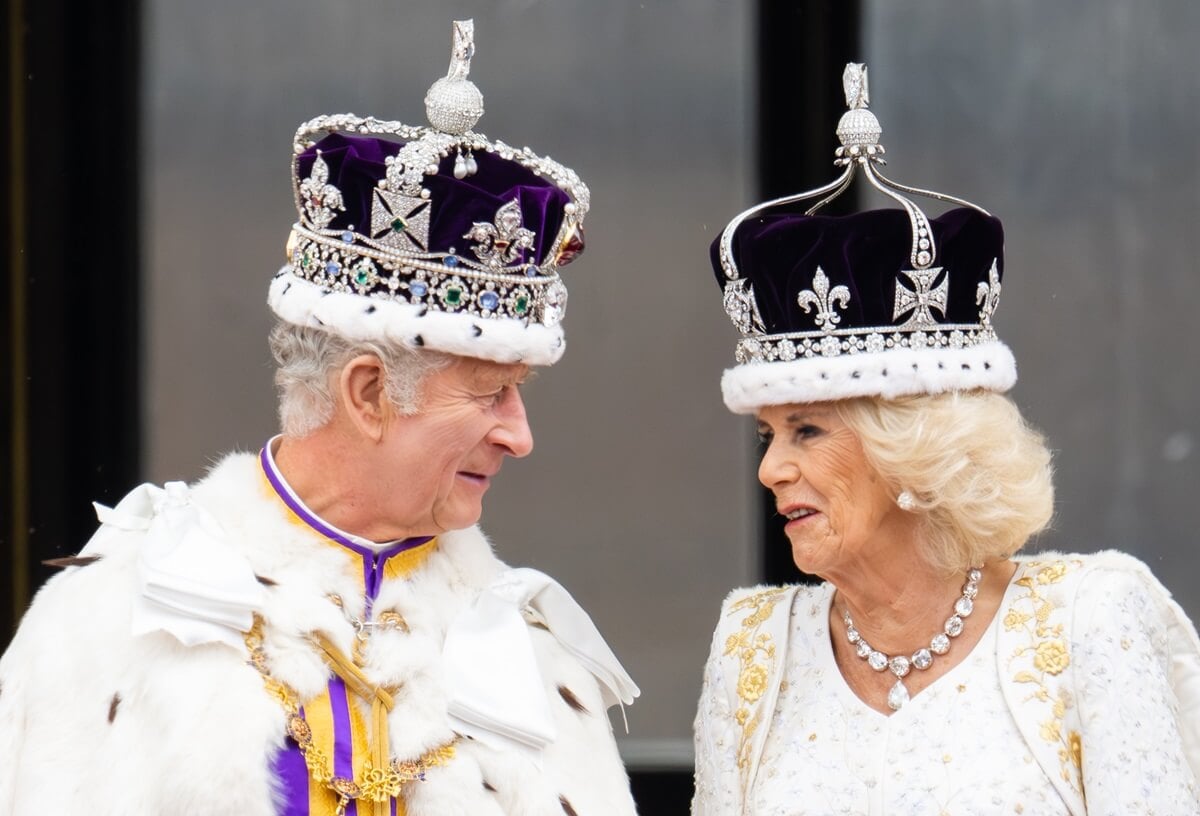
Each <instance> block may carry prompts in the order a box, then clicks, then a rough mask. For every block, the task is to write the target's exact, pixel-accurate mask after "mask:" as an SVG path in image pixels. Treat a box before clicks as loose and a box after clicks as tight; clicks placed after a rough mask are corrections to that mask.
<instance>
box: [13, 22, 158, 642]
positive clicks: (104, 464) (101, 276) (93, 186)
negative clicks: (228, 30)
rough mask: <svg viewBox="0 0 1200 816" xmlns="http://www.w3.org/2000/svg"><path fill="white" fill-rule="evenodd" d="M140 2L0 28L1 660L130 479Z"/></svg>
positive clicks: (134, 447) (133, 461)
mask: <svg viewBox="0 0 1200 816" xmlns="http://www.w3.org/2000/svg"><path fill="white" fill-rule="evenodd" d="M140 26H141V19H140V5H139V3H138V2H137V0H75V1H74V2H72V1H71V0H38V1H37V2H36V3H31V2H28V0H9V2H8V5H7V8H6V14H5V29H6V30H5V33H4V39H5V42H6V45H7V49H6V50H7V56H8V59H7V60H6V61H5V71H6V75H5V83H4V87H5V92H4V93H5V109H6V113H7V122H8V126H7V127H6V128H5V134H4V139H5V144H4V148H5V150H4V156H5V158H4V161H5V162H6V167H5V179H6V184H7V190H6V195H5V198H4V202H5V203H4V207H5V211H4V215H5V216H6V217H5V223H6V225H7V229H6V231H5V241H6V247H5V252H4V255H5V257H6V259H7V260H8V276H9V277H8V280H7V281H6V286H5V287H4V295H3V297H4V302H3V306H4V312H5V321H4V322H5V324H6V325H5V339H4V346H3V360H4V374H5V376H4V388H5V394H4V399H3V403H4V406H3V408H2V409H0V410H2V411H3V413H2V414H0V419H2V420H3V422H4V425H5V428H4V434H3V443H0V444H3V451H2V452H3V454H4V461H5V464H6V466H5V468H4V473H3V476H0V479H2V480H3V481H2V482H0V489H2V495H0V558H3V562H4V564H5V566H6V567H7V570H6V571H7V573H8V577H7V579H6V581H5V583H6V586H5V589H4V595H5V598H4V603H3V604H0V610H2V612H0V644H7V642H8V640H9V637H10V636H11V633H12V631H13V629H14V627H15V625H16V622H17V620H18V619H19V617H20V614H21V612H22V611H23V610H24V608H25V607H26V606H27V603H28V599H29V597H30V596H31V595H32V593H33V592H35V591H36V589H37V587H38V586H39V585H40V584H41V583H42V581H44V580H45V578H46V577H47V576H48V574H49V572H50V571H49V570H48V569H47V568H45V567H42V566H41V563H40V562H41V561H42V560H44V559H47V558H54V557H58V556H62V555H66V554H70V553H73V552H75V551H76V550H78V549H79V548H80V547H81V546H82V545H83V544H84V543H85V542H86V540H87V538H88V537H89V536H90V535H91V532H92V531H93V529H94V528H95V517H94V514H93V513H92V510H91V502H92V501H93V500H99V501H103V502H106V503H107V502H112V501H115V500H117V499H119V498H120V497H121V496H122V495H123V494H124V492H125V491H126V490H128V489H129V488H131V487H133V486H134V484H136V482H137V476H138V449H139V420H140V410H139V404H140V396H139V389H138V382H139V377H138V365H139V350H138V337H139V312H138V302H139V297H138V294H139V264H138V241H139V232H138V229H139V228H138V194H139V188H138V161H139V156H138V134H139V131H140V127H139V117H138V111H139V104H140V97H139V87H138V64H139V60H140V47H141V42H140Z"/></svg>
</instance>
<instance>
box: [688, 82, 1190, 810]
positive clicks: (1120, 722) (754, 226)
mask: <svg viewBox="0 0 1200 816" xmlns="http://www.w3.org/2000/svg"><path fill="white" fill-rule="evenodd" d="M845 84H846V97H847V104H848V105H849V107H850V110H849V111H848V112H847V113H846V114H845V115H844V116H843V117H842V120H841V122H840V123H839V125H838V136H839V138H840V140H841V143H842V147H840V148H839V149H838V150H837V155H836V162H835V163H836V164H837V165H838V166H839V167H841V168H843V172H842V175H841V176H840V177H839V178H838V179H836V180H835V181H834V182H832V183H831V184H829V185H826V186H825V187H823V188H820V189H817V190H813V191H810V192H807V193H803V194H800V195H797V196H791V197H787V198H783V199H779V200H776V201H771V202H767V203H765V204H762V205H759V206H756V207H754V208H752V209H750V210H749V211H747V212H745V213H743V214H741V215H739V216H738V217H737V218H735V219H734V220H733V221H732V222H731V223H730V224H729V226H728V227H727V228H726V229H725V231H724V232H723V234H722V235H721V237H720V238H719V239H718V240H717V242H716V244H715V245H714V247H713V260H714V267H715V270H716V275H717V280H718V282H719V284H720V285H721V287H722V289H723V291H724V305H725V308H726V311H727V312H728V313H729V315H730V317H731V319H732V320H733V322H734V324H735V325H736V326H737V328H738V330H739V331H740V333H741V335H742V337H741V339H740V341H739V342H738V345H737V354H736V358H737V365H736V366H735V367H734V368H732V369H730V370H728V371H726V373H725V376H724V379H723V381H722V388H723V392H724V397H725V402H726V405H727V406H728V407H729V408H730V409H731V410H732V411H735V412H737V413H743V414H752V415H754V416H755V417H756V418H757V423H758V432H759V435H760V437H761V439H762V442H763V445H764V452H763V456H762V462H761V464H760V466H759V470H758V478H759V481H761V482H762V484H763V485H764V486H766V487H767V488H768V489H769V490H770V491H771V492H772V494H773V495H774V499H775V504H776V508H777V510H778V512H779V514H780V515H782V516H784V517H786V519H787V521H786V526H785V528H784V529H785V532H786V534H787V537H788V540H789V541H790V543H791V548H792V556H793V559H794V560H795V563H796V565H797V566H798V567H799V568H800V569H801V570H803V571H804V572H806V573H810V574H813V575H816V576H818V577H819V578H821V579H822V583H820V584H818V585H815V586H782V587H755V588H751V589H739V590H736V591H734V592H733V593H732V594H731V595H730V597H729V598H728V599H727V600H726V602H725V604H724V607H723V609H722V611H721V616H720V619H719V622H718V624H717V630H716V633H715V635H714V638H713V645H712V653H711V655H710V657H709V660H708V663H707V666H706V668H705V675H704V690H703V693H702V696H701V699H700V705H699V712H698V714H697V717H696V795H695V799H694V801H693V813H694V814H696V816H717V815H718V814H720V815H721V816H728V815H729V814H760V815H763V816H765V815H766V814H780V816H782V815H783V814H788V816H795V815H796V814H822V816H825V815H826V814H835V813H836V814H872V815H873V816H874V815H875V814H880V815H882V814H905V816H926V815H928V816H938V815H939V814H948V813H953V814H1024V816H1034V814H1037V815H1038V816H1085V814H1086V815H1087V816H1098V814H1112V816H1117V814H1122V815H1126V814H1134V813H1157V814H1196V813H1200V785H1198V783H1197V775H1198V774H1200V641H1198V639H1197V635H1196V631H1195V628H1194V627H1193V625H1192V623H1191V622H1190V621H1189V619H1188V617H1187V616H1186V615H1185V613H1184V612H1183V610H1182V609H1181V608H1180V607H1179V606H1178V604H1176V603H1175V602H1174V601H1173V600H1172V599H1171V597H1170V595H1169V593H1168V592H1167V590H1166V589H1164V588H1163V586H1162V585H1161V584H1160V583H1159V582H1158V581H1157V580H1156V579H1155V578H1154V576H1153V575H1151V573H1150V571H1149V570H1148V569H1147V568H1146V566H1145V565H1144V564H1142V563H1141V562H1140V561H1138V560H1136V559H1134V558H1132V557H1131V556H1128V555H1125V554H1122V553H1119V552H1102V553H1096V554H1088V555H1077V554H1061V553H1042V554H1039V555H1036V556H1025V555H1020V554H1019V551H1020V550H1021V549H1022V548H1023V547H1024V546H1025V545H1026V543H1027V542H1029V541H1030V539H1031V538H1032V537H1033V536H1035V535H1036V534H1037V533H1038V532H1039V531H1040V530H1042V529H1043V528H1044V527H1045V526H1046V525H1047V523H1048V522H1049V520H1050V518H1051V515H1052V512H1053V484H1052V468H1051V456H1050V452H1049V450H1048V449H1047V445H1046V442H1045V439H1044V438H1043V437H1042V436H1041V434H1039V433H1038V432H1037V431H1036V430H1034V429H1033V428H1031V427H1030V426H1029V425H1028V424H1027V423H1026V422H1025V420H1024V419H1023V418H1022V416H1021V414H1020V412H1019V410H1018V409H1017V407H1016V405H1015V404H1014V403H1013V401H1012V400H1011V399H1010V398H1009V397H1007V396H1006V395H1005V392H1006V391H1007V390H1008V389H1009V388H1010V387H1011V386H1012V385H1013V383H1014V382H1015V380H1016V366H1015V363H1014V360H1013V356H1012V353H1011V352H1010V350H1009V349H1008V347H1007V346H1006V345H1005V344H1004V343H1003V342H1002V341H1000V340H999V339H998V337H997V335H996V332H995V330H994V327H993V325H992V317H993V314H994V312H995V310H996V307H997V304H998V302H999V297H1000V292H1001V281H1002V280H1003V276H1004V256H1003V231H1002V228H1001V225H1000V222H999V221H998V220H997V219H996V218H994V217H993V216H991V215H990V214H988V213H987V212H985V211H984V210H982V209H981V208H979V207H976V206H974V205H972V204H969V203H968V202H965V201H962V200H960V199H956V198H953V197H950V196H946V195H942V194H940V193H932V192H929V191H924V190H918V189H916V188H912V187H907V186H904V185H900V184H897V183H895V182H893V181H891V180H889V179H888V178H886V177H885V176H883V175H882V174H881V173H880V171H879V169H878V168H879V165H881V164H882V163H883V162H882V156H883V147H882V146H881V145H880V144H879V136H880V133H881V129H880V126H879V123H878V120H877V119H876V118H875V116H874V115H873V114H872V113H871V112H870V111H869V110H867V85H866V69H865V67H864V66H861V65H854V64H852V65H850V66H848V67H847V71H846V76H845ZM856 172H861V174H862V175H863V176H865V177H866V179H867V181H868V182H870V183H871V185H872V186H873V187H875V188H876V189H878V190H879V191H880V192H882V193H883V194H885V195H887V196H889V197H890V198H891V199H893V200H894V201H895V202H896V203H897V204H899V206H900V209H891V210H878V211H870V212H861V213H857V214H854V215H850V216H846V217H831V216H822V215H818V214H816V211H817V210H819V208H820V207H821V206H822V205H824V204H825V203H827V202H828V201H829V200H831V199H832V198H833V197H835V196H837V195H838V194H839V193H840V192H842V191H843V190H845V189H846V188H847V186H848V185H849V184H850V183H851V181H852V180H853V177H854V175H855V173H856ZM917 196H928V197H932V198H935V199H939V200H942V201H946V202H949V203H951V204H953V205H955V206H954V208H952V209H950V210H948V211H947V212H945V213H944V214H942V215H940V216H938V217H936V218H929V217H927V216H926V215H925V213H924V212H923V211H922V210H921V209H920V208H919V207H918V206H917V205H916V204H915V203H914V198H916V197H917ZM813 199H815V200H816V203H815V205H813V206H811V207H810V208H809V209H807V210H804V209H803V208H798V207H797V206H796V205H797V204H798V203H799V202H803V201H807V200H813Z"/></svg>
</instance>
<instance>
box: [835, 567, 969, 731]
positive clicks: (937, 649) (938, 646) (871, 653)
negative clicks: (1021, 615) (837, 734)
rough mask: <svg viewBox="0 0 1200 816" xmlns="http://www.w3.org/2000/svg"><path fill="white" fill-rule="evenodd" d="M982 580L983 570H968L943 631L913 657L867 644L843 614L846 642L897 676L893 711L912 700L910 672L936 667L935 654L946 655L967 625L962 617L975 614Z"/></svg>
mask: <svg viewBox="0 0 1200 816" xmlns="http://www.w3.org/2000/svg"><path fill="white" fill-rule="evenodd" d="M982 577H983V568H982V567H972V568H971V569H970V570H968V571H967V583H966V584H964V585H963V588H962V597H961V598H959V599H958V600H957V601H955V602H954V614H953V615H951V616H950V617H948V618H946V623H945V625H943V626H942V631H940V632H938V633H937V634H936V635H934V636H933V637H932V638H931V639H930V641H929V647H928V648H920V649H917V650H916V651H915V652H913V653H912V657H905V656H904V655H896V656H895V657H889V656H888V655H885V654H884V653H883V652H881V651H879V650H878V649H876V648H875V647H873V646H872V645H871V644H869V643H867V641H866V639H865V638H864V637H863V636H862V634H861V633H859V631H858V630H857V629H855V628H854V621H853V620H852V619H851V617H850V610H849V609H846V610H844V611H843V612H842V620H843V621H844V622H845V623H846V639H847V640H849V641H850V642H851V643H852V644H853V645H854V648H855V649H856V650H857V652H858V656H859V657H861V658H862V659H863V660H865V661H867V663H868V664H869V665H870V667H871V668H872V669H874V670H875V671H877V672H881V671H883V670H884V669H890V670H891V672H892V674H894V675H896V685H894V686H892V690H891V691H889V692H888V697H887V704H888V708H890V709H891V710H892V711H899V710H900V709H901V708H903V707H904V704H905V703H907V702H908V700H909V695H908V688H907V687H906V686H905V685H904V677H905V676H906V675H907V674H908V673H909V671H910V670H911V669H912V668H913V667H914V666H915V667H916V668H918V669H920V670H921V671H924V670H925V669H928V668H929V667H930V666H932V665H933V657H934V655H944V654H945V653H946V652H948V651H950V638H956V637H958V636H959V635H961V634H962V631H963V627H964V626H965V624H964V623H963V618H965V617H968V616H969V615H970V614H971V613H972V612H973V611H975V597H976V596H977V595H978V594H979V579H980V578H982Z"/></svg>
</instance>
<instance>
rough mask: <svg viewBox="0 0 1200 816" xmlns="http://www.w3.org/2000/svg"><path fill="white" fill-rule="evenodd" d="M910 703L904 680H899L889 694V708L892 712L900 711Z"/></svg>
mask: <svg viewBox="0 0 1200 816" xmlns="http://www.w3.org/2000/svg"><path fill="white" fill-rule="evenodd" d="M907 702H908V689H907V688H905V686H904V681H903V680H897V681H896V685H894V686H892V690H891V691H889V692H888V708H890V709H891V710H892V711H899V710H900V709H902V708H903V707H904V704H905V703H907Z"/></svg>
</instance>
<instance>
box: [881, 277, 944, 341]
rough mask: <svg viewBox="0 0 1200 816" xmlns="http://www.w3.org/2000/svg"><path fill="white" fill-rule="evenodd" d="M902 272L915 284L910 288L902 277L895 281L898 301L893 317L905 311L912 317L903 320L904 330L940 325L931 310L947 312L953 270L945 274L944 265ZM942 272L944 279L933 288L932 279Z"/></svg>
mask: <svg viewBox="0 0 1200 816" xmlns="http://www.w3.org/2000/svg"><path fill="white" fill-rule="evenodd" d="M900 274H901V275H905V276H907V277H908V279H909V281H910V282H911V283H912V289H909V288H908V287H906V286H905V285H904V283H903V282H902V281H900V280H899V279H897V280H896V303H895V308H894V309H893V311H892V320H896V319H898V318H899V317H900V316H901V315H903V314H904V313H905V312H909V311H911V312H912V316H911V317H909V318H908V320H906V321H904V325H903V326H901V327H900V328H901V329H927V328H930V327H933V326H936V325H937V320H935V319H934V317H933V312H931V311H930V309H937V310H938V311H939V312H941V313H942V316H943V317H945V315H946V301H947V297H948V296H949V292H950V273H949V272H946V273H945V274H944V275H942V267H940V266H937V267H934V268H932V269H902V270H900ZM938 275H942V282H941V283H940V284H938V285H937V287H934V285H933V282H934V281H935V280H937V278H938Z"/></svg>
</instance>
